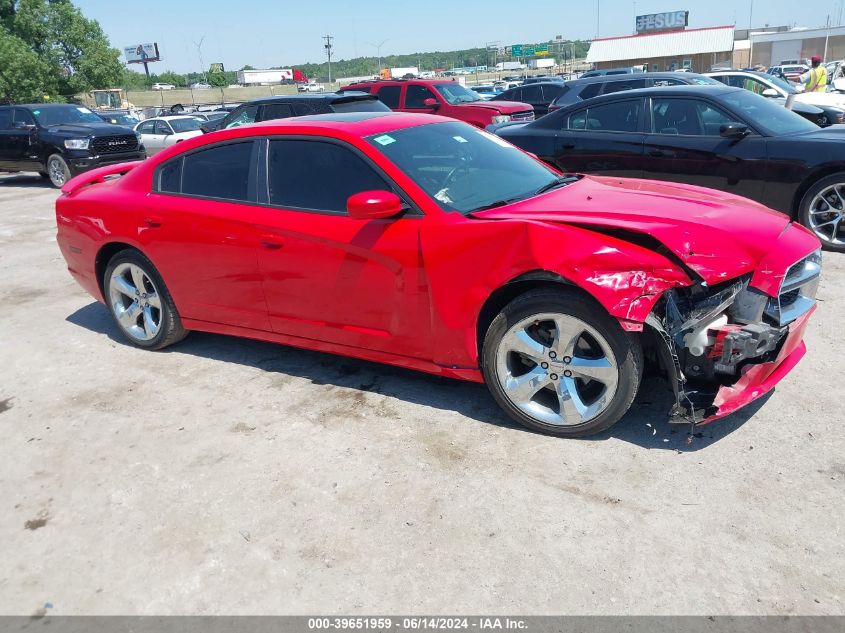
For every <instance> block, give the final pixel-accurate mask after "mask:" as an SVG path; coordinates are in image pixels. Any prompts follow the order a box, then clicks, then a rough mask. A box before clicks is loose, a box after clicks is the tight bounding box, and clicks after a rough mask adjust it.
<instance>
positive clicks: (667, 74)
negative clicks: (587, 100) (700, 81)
mask: <svg viewBox="0 0 845 633" xmlns="http://www.w3.org/2000/svg"><path fill="white" fill-rule="evenodd" d="M702 76H704V75H702V74H701V73H677V72H674V71H661V72H656V73H627V74H625V75H596V76H593V77H582V78H580V79H570V80H569V81H567V82H566V83H567V84H571V85H574V86H581V85H586V84H600V83H604V82H606V81H634V80H638V79H649V78H651V79H680V80H681V81H683V80H684V79H691V78H694V77H702Z"/></svg>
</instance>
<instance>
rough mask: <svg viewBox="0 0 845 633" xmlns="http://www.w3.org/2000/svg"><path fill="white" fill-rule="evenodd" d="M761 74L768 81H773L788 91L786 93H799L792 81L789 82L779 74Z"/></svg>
mask: <svg viewBox="0 0 845 633" xmlns="http://www.w3.org/2000/svg"><path fill="white" fill-rule="evenodd" d="M760 74H761V75H762V76H764V77H765V78H766V81H770V82H772V83H773V84H774V85H776V86H777V87H778V88H780V89H781V90H783V91H784V92H786V94H788V95H791V94H798V93H797V91H796V90H795V88H794V87H793V86H792V84H791V83H789V82H788V81H784V80H783V79H781V78H780V77H778V76H777V75H769V74H766V73H760Z"/></svg>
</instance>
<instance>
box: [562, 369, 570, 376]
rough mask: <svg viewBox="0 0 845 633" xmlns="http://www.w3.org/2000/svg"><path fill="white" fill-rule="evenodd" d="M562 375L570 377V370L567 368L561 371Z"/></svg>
mask: <svg viewBox="0 0 845 633" xmlns="http://www.w3.org/2000/svg"><path fill="white" fill-rule="evenodd" d="M563 375H564V376H566V377H567V378H572V372H571V371H569V370H568V369H567V370H566V371H565V372H563Z"/></svg>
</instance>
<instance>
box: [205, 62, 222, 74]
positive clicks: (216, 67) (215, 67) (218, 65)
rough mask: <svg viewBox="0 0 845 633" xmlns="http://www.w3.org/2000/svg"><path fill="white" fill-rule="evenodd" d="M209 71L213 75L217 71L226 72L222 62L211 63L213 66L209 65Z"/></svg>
mask: <svg viewBox="0 0 845 633" xmlns="http://www.w3.org/2000/svg"><path fill="white" fill-rule="evenodd" d="M208 72H210V73H211V74H212V75H213V74H215V73H223V72H226V70H225V69H224V68H223V64H221V63H220V62H214V63H213V64H211V66H209V68H208Z"/></svg>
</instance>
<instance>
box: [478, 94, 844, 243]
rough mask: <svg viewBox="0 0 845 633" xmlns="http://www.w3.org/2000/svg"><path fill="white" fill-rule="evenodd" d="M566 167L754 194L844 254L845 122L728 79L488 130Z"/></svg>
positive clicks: (621, 97)
mask: <svg viewBox="0 0 845 633" xmlns="http://www.w3.org/2000/svg"><path fill="white" fill-rule="evenodd" d="M495 131H496V133H497V134H499V135H500V136H502V137H504V138H505V139H507V140H508V141H510V142H511V143H513V144H515V145H517V146H519V147H521V148H522V149H524V150H526V151H529V152H532V153H534V154H536V155H537V156H539V157H540V158H541V159H543V160H544V161H546V162H548V163H549V164H551V165H553V166H555V167H556V168H558V169H560V170H561V171H565V172H570V171H571V172H583V173H594V174H608V175H614V176H631V177H635V178H653V179H655V180H668V181H673V182H679V183H687V184H692V185H701V186H705V187H710V188H713V189H720V190H722V191H726V192H729V193H733V194H737V195H740V196H744V197H746V198H750V199H752V200H756V201H758V202H761V203H763V204H764V205H766V206H768V207H771V208H773V209H776V210H778V211H781V212H783V213H786V214H787V215H789V216H791V217H792V218H794V219H796V220H798V221H800V222H801V224H803V225H804V226H806V227H808V228H809V229H811V230H812V231H813V233H815V234H816V236H817V237H818V238H819V239H820V240H821V241H822V244H824V246H825V247H826V248H829V249H830V250H837V251H845V223H843V222H842V220H843V217H845V205H843V203H842V202H841V200H842V199H841V198H840V197H839V196H838V194H837V192H838V191H839V190H840V189H841V190H845V129H842V128H839V127H838V126H834V127H829V128H825V129H821V128H819V127H818V126H816V125H814V124H812V123H810V122H809V121H807V120H806V119H804V118H802V117H800V116H798V115H797V114H795V113H794V112H790V111H789V110H787V109H786V108H783V107H781V106H779V105H776V104H774V103H772V102H771V101H769V100H768V99H766V98H765V97H761V96H759V95H756V94H753V93H751V92H749V91H747V90H743V89H741V88H731V87H728V86H672V87H665V88H647V89H645V90H629V91H625V92H617V93H614V94H609V95H604V96H601V97H595V98H593V99H588V100H587V101H582V102H579V103H576V104H573V105H570V106H567V107H566V108H562V109H560V110H556V111H554V112H551V113H549V114H548V115H547V116H545V117H543V118H542V119H540V120H538V121H535V122H534V123H530V124H527V125H511V126H507V127H502V128H500V129H497V130H495Z"/></svg>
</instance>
